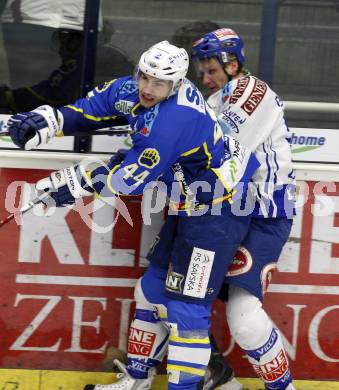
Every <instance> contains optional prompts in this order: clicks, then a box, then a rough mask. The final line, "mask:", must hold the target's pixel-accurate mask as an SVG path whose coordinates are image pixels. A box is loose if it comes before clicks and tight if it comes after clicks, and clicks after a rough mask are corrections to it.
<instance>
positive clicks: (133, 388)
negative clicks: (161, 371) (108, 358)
mask: <svg viewBox="0 0 339 390" xmlns="http://www.w3.org/2000/svg"><path fill="white" fill-rule="evenodd" d="M114 364H115V366H117V368H118V369H119V371H121V372H120V373H119V374H117V381H116V382H114V383H112V384H110V385H86V386H85V387H84V390H150V389H151V386H152V382H153V379H154V377H155V368H151V369H150V370H149V372H148V378H145V379H135V378H132V377H131V376H130V375H129V373H128V372H127V369H126V366H125V364H123V363H121V362H120V361H119V360H117V359H114Z"/></svg>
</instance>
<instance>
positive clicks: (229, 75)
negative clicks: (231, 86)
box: [223, 61, 243, 82]
mask: <svg viewBox="0 0 339 390" xmlns="http://www.w3.org/2000/svg"><path fill="white" fill-rule="evenodd" d="M237 62H238V70H237V72H236V74H235V75H233V76H232V75H231V74H229V73H228V72H227V71H226V69H225V65H226V64H225V63H224V64H223V65H224V66H223V70H224V72H225V75H226V76H227V77H228V82H230V81H231V80H232V79H233V77H236V76H238V75H239V74H240V73H241V72H242V70H243V69H242V66H241V65H240V64H239V61H237Z"/></svg>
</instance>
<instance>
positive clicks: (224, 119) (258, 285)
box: [192, 28, 295, 390]
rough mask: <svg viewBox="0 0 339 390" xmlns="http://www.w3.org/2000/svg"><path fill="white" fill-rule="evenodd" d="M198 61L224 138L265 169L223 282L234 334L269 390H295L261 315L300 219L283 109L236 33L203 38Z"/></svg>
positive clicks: (275, 336) (209, 385)
mask: <svg viewBox="0 0 339 390" xmlns="http://www.w3.org/2000/svg"><path fill="white" fill-rule="evenodd" d="M192 57H193V59H194V60H195V65H196V66H197V68H198V71H199V72H200V77H201V81H202V83H203V84H204V85H205V86H207V87H208V88H209V89H210V91H211V92H212V95H211V96H210V98H209V99H208V103H209V105H210V106H211V107H212V108H213V110H214V111H215V113H216V114H217V116H218V121H219V123H220V124H221V126H222V128H223V131H224V133H226V134H229V135H232V137H234V138H235V139H237V140H239V141H240V142H241V143H242V144H243V145H245V146H247V147H249V148H250V150H251V151H252V152H254V153H255V155H256V157H257V158H258V160H259V161H260V163H261V165H260V167H259V169H258V170H257V171H256V173H255V175H254V176H253V178H252V180H253V187H252V190H253V195H254V198H255V200H254V209H253V216H252V222H251V225H250V229H249V232H248V234H247V236H246V238H245V240H244V241H243V242H242V244H241V247H239V249H238V252H237V254H236V256H235V261H234V263H233V264H232V265H231V267H230V268H229V270H228V273H227V275H226V278H225V283H227V284H228V300H227V311H226V312H227V321H228V325H229V328H230V332H231V334H232V336H233V338H234V339H235V341H236V342H237V344H238V345H239V346H240V347H241V348H242V349H243V350H244V351H245V352H246V354H247V357H248V360H249V362H250V363H251V364H252V366H253V368H254V371H255V372H256V373H257V375H258V376H259V377H260V378H261V379H262V380H263V382H264V383H265V388H266V389H267V390H269V389H270V390H271V389H272V390H273V389H281V390H282V389H288V390H292V389H294V387H293V384H292V377H291V373H290V369H289V364H288V359H287V356H286V353H285V350H284V347H283V344H282V339H281V335H280V333H279V331H278V329H276V328H275V327H274V325H273V323H272V321H271V320H270V318H269V317H268V315H267V314H266V312H265V311H264V309H263V308H262V300H263V294H264V293H265V291H266V288H267V286H268V282H269V278H270V276H271V274H272V272H273V270H274V268H275V267H276V263H277V261H278V258H279V256H280V253H281V250H282V248H283V245H284V244H285V242H286V241H287V239H288V236H289V233H290V229H291V224H292V222H291V221H292V217H293V215H294V199H293V198H294V196H293V195H294V191H295V183H294V174H293V169H292V159H291V149H290V144H289V141H288V138H289V136H290V134H289V129H288V127H287V125H286V122H285V119H284V112H283V103H282V102H281V100H280V99H279V97H278V96H277V95H276V94H275V93H274V92H273V91H272V90H271V89H270V87H269V86H268V85H267V84H266V83H265V82H264V81H262V80H259V79H258V78H256V77H254V76H252V75H251V74H250V73H249V72H248V71H247V70H245V69H244V67H243V65H244V61H245V57H244V48H243V42H242V40H241V38H240V37H239V36H238V35H237V34H236V33H235V32H234V31H233V30H231V29H228V28H222V29H219V30H216V31H213V32H211V33H208V34H205V35H204V36H203V37H202V38H201V39H199V40H198V41H197V42H195V44H194V45H193V48H192ZM224 300H226V297H224ZM211 363H213V362H210V364H211ZM213 375H214V376H215V377H214V378H213ZM216 382H218V373H217V372H214V374H213V373H212V376H211V377H210V378H209V381H208V382H207V381H205V384H204V387H203V388H204V389H205V390H207V389H213V388H216V387H217V385H219V386H220V384H221V383H220V381H219V382H218V383H216ZM226 386H227V385H225V387H221V388H225V389H226V388H227V389H228V387H226Z"/></svg>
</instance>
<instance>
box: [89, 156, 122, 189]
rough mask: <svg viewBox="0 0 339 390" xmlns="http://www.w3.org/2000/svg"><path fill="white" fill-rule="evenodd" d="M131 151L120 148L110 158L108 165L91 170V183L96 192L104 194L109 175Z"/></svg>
mask: <svg viewBox="0 0 339 390" xmlns="http://www.w3.org/2000/svg"><path fill="white" fill-rule="evenodd" d="M128 152H129V150H128V149H119V150H118V151H117V152H116V153H115V154H114V155H113V156H112V157H111V159H110V160H109V162H108V164H107V166H106V165H102V166H100V167H98V168H96V169H94V170H93V171H92V172H91V184H92V187H93V188H94V190H95V192H96V193H98V194H100V195H103V194H102V190H103V188H104V187H105V184H106V181H107V180H106V179H107V175H108V174H109V172H110V171H111V170H112V169H114V168H115V167H116V166H118V165H120V164H121V163H122V162H123V161H124V160H125V157H126V155H127V153H128Z"/></svg>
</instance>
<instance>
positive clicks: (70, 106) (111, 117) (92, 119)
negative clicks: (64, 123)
mask: <svg viewBox="0 0 339 390" xmlns="http://www.w3.org/2000/svg"><path fill="white" fill-rule="evenodd" d="M65 107H67V108H70V109H71V110H73V111H76V112H80V114H82V115H83V116H84V117H85V118H86V119H90V120H91V121H95V122H101V121H108V120H110V119H115V118H116V115H113V116H102V117H98V116H93V115H89V114H85V113H84V110H83V109H82V108H79V107H75V106H72V105H71V104H69V105H67V106H65Z"/></svg>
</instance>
